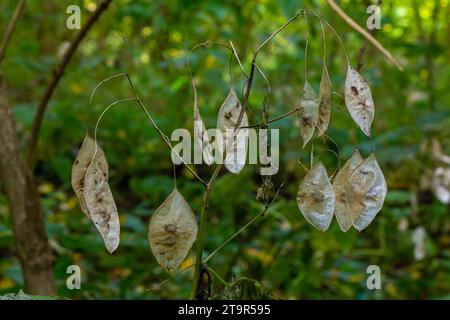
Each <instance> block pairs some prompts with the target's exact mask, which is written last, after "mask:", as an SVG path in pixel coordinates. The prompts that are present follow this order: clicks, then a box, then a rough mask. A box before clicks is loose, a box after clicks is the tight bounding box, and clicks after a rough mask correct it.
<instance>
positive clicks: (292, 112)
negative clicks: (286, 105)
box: [239, 107, 300, 129]
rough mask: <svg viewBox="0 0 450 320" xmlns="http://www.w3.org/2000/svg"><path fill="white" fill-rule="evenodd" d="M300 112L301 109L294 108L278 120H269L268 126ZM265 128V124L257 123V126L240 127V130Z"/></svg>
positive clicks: (277, 118)
mask: <svg viewBox="0 0 450 320" xmlns="http://www.w3.org/2000/svg"><path fill="white" fill-rule="evenodd" d="M299 110H300V108H298V107H297V108H294V109H292V110H291V111H288V112H286V113H283V114H282V115H280V116H278V117H276V118H273V119H271V120H268V121H267V124H270V123H274V122H277V121H279V120H281V119H284V118H286V117H289V116H290V115H292V114H294V113H296V112H298V111H299ZM264 126H265V124H264V123H257V124H252V125H249V126H243V127H239V129H245V128H260V127H264Z"/></svg>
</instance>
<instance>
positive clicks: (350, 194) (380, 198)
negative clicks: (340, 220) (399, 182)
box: [346, 153, 387, 231]
mask: <svg viewBox="0 0 450 320" xmlns="http://www.w3.org/2000/svg"><path fill="white" fill-rule="evenodd" d="M386 193H387V186H386V180H385V179H384V176H383V172H382V171H381V169H380V166H379V165H378V162H377V160H376V158H375V155H374V154H373V153H372V154H371V155H370V156H369V157H368V158H367V159H365V160H364V161H363V163H361V165H360V166H358V167H357V168H356V169H355V170H354V171H353V173H352V174H351V175H350V177H349V179H348V183H347V190H346V195H347V208H348V210H349V212H350V215H351V217H352V221H353V226H354V227H355V228H356V229H357V230H359V231H361V230H363V229H364V228H366V227H367V226H368V225H369V224H370V223H371V222H372V220H373V219H374V218H375V216H376V215H377V213H378V212H379V211H380V210H381V208H382V207H383V203H384V198H385V197H386Z"/></svg>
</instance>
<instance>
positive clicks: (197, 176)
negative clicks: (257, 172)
mask: <svg viewBox="0 0 450 320" xmlns="http://www.w3.org/2000/svg"><path fill="white" fill-rule="evenodd" d="M120 76H123V77H126V78H127V80H128V83H129V84H130V87H131V90H132V91H133V94H134V98H129V99H122V100H118V101H116V102H115V103H113V104H112V105H109V106H108V107H107V108H106V109H105V110H104V111H103V112H102V114H101V115H100V118H99V120H100V119H101V117H103V114H104V113H105V112H106V111H107V110H108V109H110V108H111V107H112V106H113V105H115V104H117V103H119V102H123V101H131V100H134V101H136V103H137V104H138V105H139V106H140V107H141V109H142V110H143V111H144V113H145V114H146V115H147V118H148V119H149V120H150V123H151V124H152V126H153V127H154V128H155V130H156V131H157V132H158V134H159V136H160V137H161V139H162V140H163V141H164V142H165V143H166V144H167V146H168V147H169V148H170V150H171V152H172V153H173V154H175V155H176V157H177V158H178V159H179V160H180V161H181V162H182V163H183V165H184V166H185V167H186V169H187V170H188V171H189V172H190V173H191V174H192V175H193V176H194V177H195V178H196V179H197V180H198V181H200V182H201V183H202V184H203V185H206V182H205V180H203V179H202V178H201V177H200V176H199V175H198V174H197V173H196V172H195V170H194V169H192V167H191V166H190V165H188V164H187V163H186V162H185V161H184V159H183V158H182V157H181V156H180V155H179V154H178V152H176V151H175V150H174V149H173V147H172V143H171V141H170V139H169V137H168V136H167V135H166V134H165V133H164V132H163V131H162V130H161V129H160V128H159V126H158V125H157V124H156V122H155V120H154V119H153V117H152V116H151V114H150V113H149V112H148V110H147V108H146V107H145V105H144V104H143V103H142V100H141V99H140V98H139V95H138V93H137V91H136V88H135V87H134V84H133V81H132V80H131V77H130V75H129V74H128V73H119V74H116V75H114V76H111V77H109V78H106V79H105V80H103V81H101V82H100V83H99V84H98V85H97V86H96V87H95V88H94V90H93V92H92V94H91V98H90V102H92V100H93V98H94V94H95V92H96V90H97V89H98V88H99V87H100V86H101V85H103V84H104V83H105V82H107V81H109V80H112V79H114V78H117V77H120ZM97 123H98V122H97ZM96 127H97V126H96Z"/></svg>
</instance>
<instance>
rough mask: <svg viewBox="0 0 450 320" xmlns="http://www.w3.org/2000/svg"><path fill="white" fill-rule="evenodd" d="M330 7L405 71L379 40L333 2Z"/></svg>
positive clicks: (330, 0) (329, 0) (330, 1)
mask: <svg viewBox="0 0 450 320" xmlns="http://www.w3.org/2000/svg"><path fill="white" fill-rule="evenodd" d="M327 2H328V4H329V6H330V7H331V9H333V11H334V12H336V14H337V15H338V16H340V17H341V18H342V20H344V21H345V22H346V23H347V24H348V25H349V26H350V27H352V28H353V29H354V30H355V31H357V32H359V33H360V34H361V35H362V36H363V37H364V38H366V39H367V40H368V41H370V43H371V44H372V45H373V46H374V47H375V48H377V49H378V51H380V52H381V53H382V54H383V55H384V56H385V57H386V58H387V59H388V60H389V61H390V62H391V63H393V64H394V65H395V66H397V68H398V69H399V70H400V71H403V66H402V65H401V64H400V62H398V61H397V59H395V58H394V56H393V55H392V54H391V53H390V52H389V51H388V50H387V49H386V48H385V47H383V45H382V44H381V43H380V42H378V40H377V39H375V38H374V37H373V36H372V35H371V34H370V33H369V32H367V31H366V30H364V29H363V28H362V27H361V26H360V25H359V24H357V23H356V22H355V21H354V20H353V19H352V18H350V17H349V16H348V15H347V14H346V13H345V12H344V11H343V10H342V9H341V8H340V7H339V6H338V5H337V4H336V2H334V1H333V0H327Z"/></svg>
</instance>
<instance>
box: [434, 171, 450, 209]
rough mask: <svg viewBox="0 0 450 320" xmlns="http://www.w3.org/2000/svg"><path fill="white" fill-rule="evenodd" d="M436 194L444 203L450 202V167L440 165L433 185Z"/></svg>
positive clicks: (435, 173)
mask: <svg viewBox="0 0 450 320" xmlns="http://www.w3.org/2000/svg"><path fill="white" fill-rule="evenodd" d="M431 187H432V189H433V192H434V195H435V196H436V198H437V199H438V200H439V201H440V202H441V203H442V204H449V203H450V168H443V167H438V168H436V170H435V171H434V174H433V180H432V185H431Z"/></svg>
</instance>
